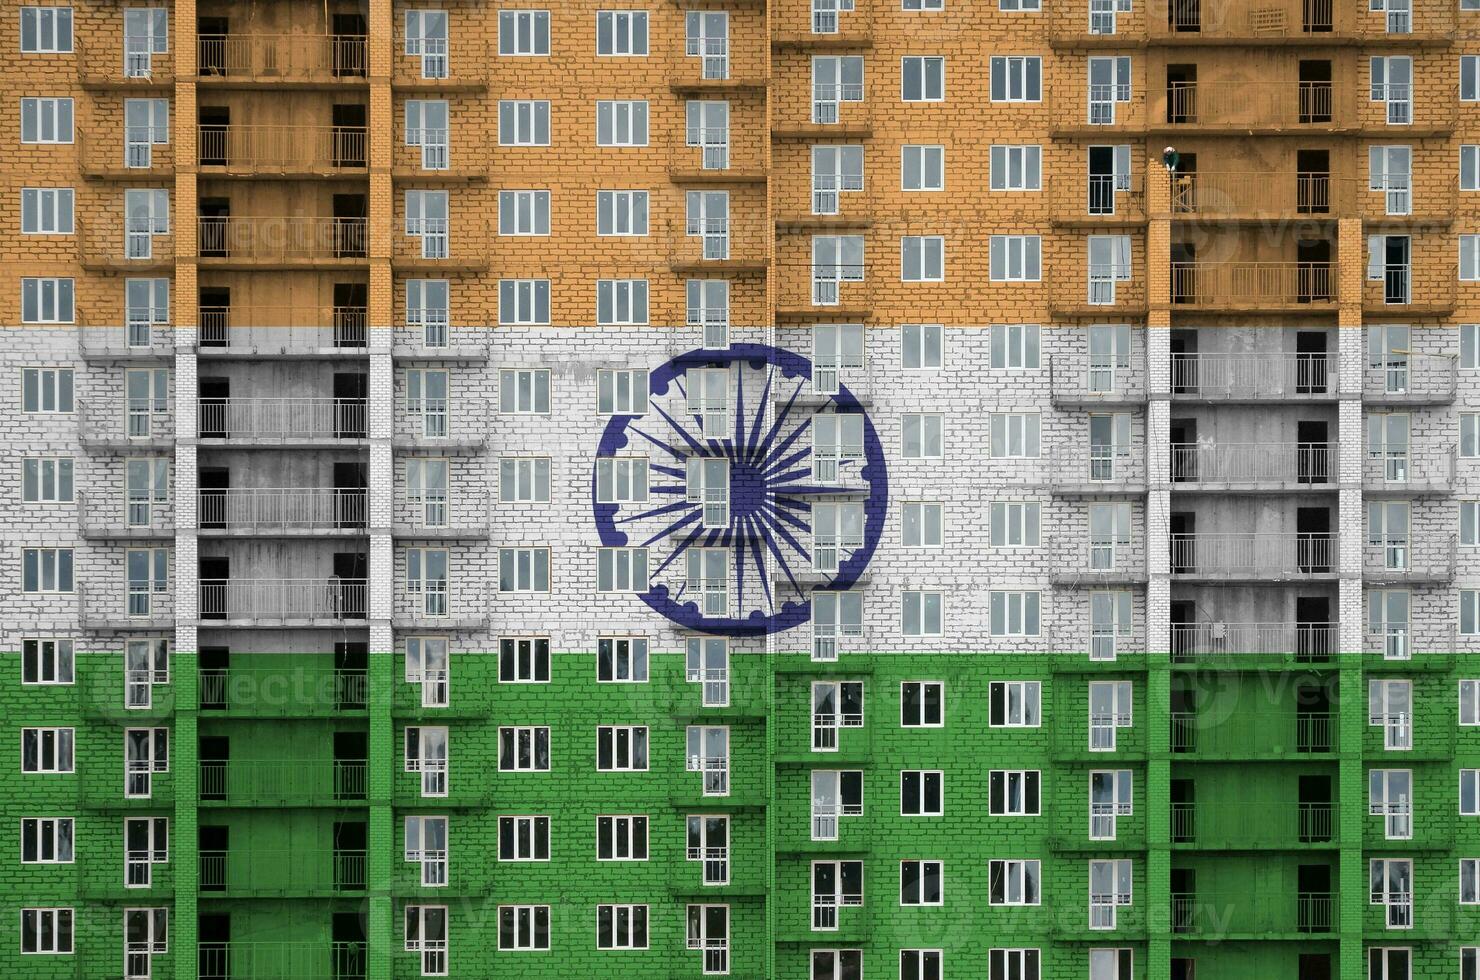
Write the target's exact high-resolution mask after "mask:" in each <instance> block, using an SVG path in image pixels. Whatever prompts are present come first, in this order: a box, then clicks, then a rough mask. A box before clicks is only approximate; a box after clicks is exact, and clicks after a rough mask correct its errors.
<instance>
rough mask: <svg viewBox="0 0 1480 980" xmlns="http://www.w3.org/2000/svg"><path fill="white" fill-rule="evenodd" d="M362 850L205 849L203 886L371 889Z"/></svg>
mask: <svg viewBox="0 0 1480 980" xmlns="http://www.w3.org/2000/svg"><path fill="white" fill-rule="evenodd" d="M365 880H366V879H365V852H364V851H362V850H341V849H338V848H336V849H334V850H313V851H305V850H282V849H267V850H258V849H256V848H253V849H251V850H245V849H244V850H241V851H236V852H233V851H229V850H224V851H223V850H202V851H201V852H200V890H201V891H205V892H227V893H252V894H258V895H319V894H333V893H336V892H347V891H362V890H363V889H364V888H365Z"/></svg>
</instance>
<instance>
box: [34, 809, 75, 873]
mask: <svg viewBox="0 0 1480 980" xmlns="http://www.w3.org/2000/svg"><path fill="white" fill-rule="evenodd" d="M64 827H65V828H66V832H65V833H63V828H64ZM76 833H77V827H76V819H75V818H73V817H22V818H21V834H20V845H21V847H20V850H21V864H23V865H24V864H71V863H73V861H75V860H76V855H77V836H76ZM27 845H29V847H28V846H27ZM27 850H29V851H30V852H31V853H32V854H33V855H35V856H34V857H31V858H27V857H26V852H27ZM48 855H49V856H48Z"/></svg>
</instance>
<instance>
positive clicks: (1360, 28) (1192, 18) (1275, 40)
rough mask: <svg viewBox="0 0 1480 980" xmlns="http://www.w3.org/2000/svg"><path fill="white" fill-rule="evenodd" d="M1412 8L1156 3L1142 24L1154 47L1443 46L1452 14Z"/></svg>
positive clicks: (1438, 8) (1233, 0)
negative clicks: (1431, 43) (1435, 43)
mask: <svg viewBox="0 0 1480 980" xmlns="http://www.w3.org/2000/svg"><path fill="white" fill-rule="evenodd" d="M1412 6H1413V5H1411V4H1410V5H1405V6H1404V7H1403V8H1402V9H1397V8H1394V9H1392V10H1389V11H1387V12H1383V11H1382V10H1380V9H1378V8H1372V11H1373V12H1370V13H1369V12H1368V9H1367V8H1361V7H1357V8H1351V7H1347V6H1345V5H1343V4H1341V3H1335V2H1333V0H1313V2H1312V0H1261V2H1260V3H1259V5H1258V6H1253V7H1251V6H1248V5H1247V4H1246V3H1242V2H1238V0H1222V2H1217V3H1213V2H1209V0H1203V2H1202V3H1180V2H1178V0H1157V2H1156V3H1154V4H1152V5H1151V7H1152V9H1151V10H1149V11H1148V12H1147V16H1146V22H1147V24H1148V25H1149V34H1150V37H1151V40H1152V42H1153V43H1157V44H1177V45H1181V44H1193V45H1195V44H1259V45H1276V44H1290V45H1297V46H1301V47H1305V46H1309V45H1324V44H1337V45H1339V44H1349V43H1351V42H1352V41H1353V40H1359V41H1360V42H1361V43H1366V44H1376V43H1380V42H1382V41H1388V42H1391V43H1395V44H1415V43H1422V42H1426V41H1433V40H1441V39H1442V40H1447V39H1448V38H1449V37H1450V36H1451V35H1452V33H1453V31H1454V14H1453V8H1451V7H1447V6H1442V5H1437V4H1435V5H1421V6H1420V9H1418V10H1413V9H1412Z"/></svg>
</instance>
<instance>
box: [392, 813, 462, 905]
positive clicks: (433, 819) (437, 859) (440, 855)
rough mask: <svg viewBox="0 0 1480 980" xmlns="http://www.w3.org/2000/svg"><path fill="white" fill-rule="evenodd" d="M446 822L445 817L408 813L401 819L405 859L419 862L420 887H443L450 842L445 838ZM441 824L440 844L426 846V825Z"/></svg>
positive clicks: (411, 862) (447, 828)
mask: <svg viewBox="0 0 1480 980" xmlns="http://www.w3.org/2000/svg"><path fill="white" fill-rule="evenodd" d="M449 824H450V821H449V820H448V819H447V817H445V816H425V815H421V814H416V815H408V816H407V817H406V818H405V821H404V822H403V837H402V840H403V841H404V843H405V845H406V846H405V849H404V850H405V855H404V856H405V860H406V862H407V863H408V864H419V865H421V887H422V888H446V887H447V883H448V879H449V877H450V875H449V874H448V869H447V858H448V855H449V854H450V853H451V849H452V843H451V840H450V837H449V831H450V829H451V828H450V826H449ZM438 825H440V826H441V828H442V829H441V837H442V846H441V847H427V846H426V843H427V839H428V837H429V836H431V835H429V833H428V830H429V828H430V827H435V826H438Z"/></svg>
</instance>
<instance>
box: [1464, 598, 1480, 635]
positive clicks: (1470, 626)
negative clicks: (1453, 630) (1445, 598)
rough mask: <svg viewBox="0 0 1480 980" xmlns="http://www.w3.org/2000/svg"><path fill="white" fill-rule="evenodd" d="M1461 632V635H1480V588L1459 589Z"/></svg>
mask: <svg viewBox="0 0 1480 980" xmlns="http://www.w3.org/2000/svg"><path fill="white" fill-rule="evenodd" d="M1459 632H1460V635H1461V636H1476V635H1480V590H1476V589H1460V590H1459Z"/></svg>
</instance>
